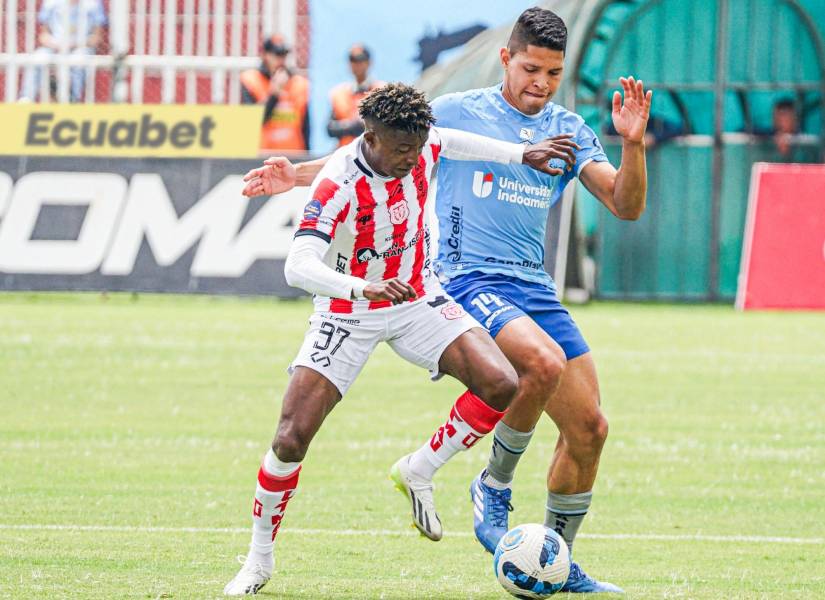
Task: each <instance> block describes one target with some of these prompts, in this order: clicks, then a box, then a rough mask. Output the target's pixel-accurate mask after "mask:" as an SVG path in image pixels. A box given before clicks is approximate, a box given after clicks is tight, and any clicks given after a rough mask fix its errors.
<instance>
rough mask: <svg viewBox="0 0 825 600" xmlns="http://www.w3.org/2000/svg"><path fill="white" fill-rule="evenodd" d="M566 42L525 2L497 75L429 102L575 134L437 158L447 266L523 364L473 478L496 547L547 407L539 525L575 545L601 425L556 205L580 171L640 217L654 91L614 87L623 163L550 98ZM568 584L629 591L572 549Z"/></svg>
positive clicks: (272, 174)
mask: <svg viewBox="0 0 825 600" xmlns="http://www.w3.org/2000/svg"><path fill="white" fill-rule="evenodd" d="M566 44H567V28H566V26H565V24H564V22H563V21H562V19H561V18H559V17H558V15H556V14H554V13H553V12H552V11H549V10H544V9H541V8H529V9H527V10H526V11H524V12H523V13H522V14H521V16H520V17H519V18H518V20H517V22H516V24H515V26H514V27H513V31H512V33H511V35H510V39H509V40H508V43H507V46H506V47H505V48H502V49H501V50H500V59H501V64H502V67H503V68H504V77H503V81H502V82H501V83H500V84H498V85H495V86H492V87H489V88H484V89H476V90H469V91H466V92H462V93H457V94H447V95H445V96H441V97H440V98H436V99H435V100H434V101H433V113H434V115H435V117H436V119H437V123H438V125H439V126H446V127H450V128H455V129H461V130H464V131H471V132H475V133H480V134H482V135H488V136H492V137H496V138H498V139H502V140H511V141H521V142H529V141H531V140H533V139H541V138H543V137H549V138H550V139H553V137H554V136H558V135H562V134H567V135H570V134H572V141H574V142H576V144H575V158H576V161H575V167H574V168H573V169H572V170H565V172H563V173H558V174H556V175H550V176H547V175H543V174H540V173H537V172H535V171H533V170H530V169H524V168H523V167H521V166H519V165H501V164H495V163H492V162H489V161H475V162H473V161H470V162H468V161H461V162H459V161H453V160H451V159H449V158H447V159H446V160H444V161H443V164H441V165H440V167H439V171H438V192H437V195H436V201H435V208H436V213H437V215H438V221H439V228H440V236H439V242H438V259H437V261H436V270H437V272H438V275H439V278H440V279H441V280H442V282H443V285H444V288H445V290H446V291H447V292H449V293H450V294H451V295H452V296H453V297H454V298H455V299H456V301H457V302H458V303H459V304H460V305H461V306H462V307H463V308H464V309H466V310H467V311H468V312H469V313H470V314H472V315H473V316H475V317H476V319H478V320H479V322H480V323H481V324H482V325H484V326H485V328H486V329H487V330H488V331H489V332H490V334H491V335H492V336H493V337H494V338H495V341H496V344H497V345H498V347H499V348H501V350H502V351H503V352H504V355H505V356H506V357H507V359H508V360H509V361H510V362H511V364H512V365H513V366H514V367H515V368H516V371H517V372H518V374H519V391H518V393H517V394H516V396H515V397H514V398H513V402H512V405H511V406H510V409H509V410H508V411H507V414H506V415H505V417H504V418H503V419H502V420H501V421H499V423H498V424H497V425H496V428H495V432H494V439H493V449H492V452H491V455H490V459H489V461H488V464H487V467H486V468H485V469H484V470H483V471H482V472H481V473H480V474H479V476H478V477H476V479H475V480H474V481H473V482H472V484H471V486H470V495H471V498H472V501H473V508H474V529H475V533H476V537H477V538H478V540H479V542H480V543H481V544H482V545H483V546H484V548H485V549H486V550H488V551H489V552H493V550H494V548H495V546H496V544H497V543H498V540H499V539H500V538H501V536H502V535H503V534H504V533H505V532H506V531H507V529H508V527H509V525H508V512H509V510H511V509H512V506H511V502H510V501H511V489H510V487H511V482H512V479H513V475H514V472H515V469H516V465H517V463H518V461H519V458H520V457H521V456H522V454H523V453H524V451H525V450H526V448H527V445H528V443H529V441H530V439H531V437H532V435H533V430H534V427H535V425H536V423H537V422H538V420H539V418H540V417H541V414H542V412H544V413H546V414H547V415H548V416H549V417H550V418H551V419H552V420H553V422H554V423H555V424H556V426H557V427H558V429H559V438H558V440H557V443H556V449H555V452H554V453H553V456H552V459H551V463H550V468H549V470H548V474H547V504H546V512H545V524H546V525H547V526H549V527H552V528H553V529H555V530H556V531H557V532H558V533H559V534H561V535H562V537H564V539H565V541H566V542H567V544H568V547H569V548H570V551H571V552H572V549H573V541H574V539H575V537H576V533H577V532H578V529H579V526H580V525H581V523H582V520H583V519H584V517H585V515H586V514H587V511H588V509H589V507H590V503H591V499H592V489H593V484H594V482H595V479H596V473H597V471H598V466H599V457H600V456H601V452H602V447H603V446H604V443H605V440H606V438H607V419H606V417H605V415H604V413H603V412H602V409H601V406H600V404H601V402H600V395H599V382H598V378H597V376H596V367H595V363H594V361H593V358H592V356H591V353H590V349H589V347H588V345H587V343H586V342H585V340H584V337H583V336H582V334H581V332H580V331H579V329H578V327H577V326H576V324H575V323H574V322H573V319H572V318H571V317H570V315H569V313H568V312H567V310H566V309H565V308H564V306H562V304H561V303H560V302H559V299H558V297H557V294H556V288H555V284H554V283H553V280H552V279H551V278H550V276H549V275H547V273H545V272H544V270H543V262H544V240H545V227H546V223H547V214H548V211H549V210H550V208H551V207H552V206H553V204H555V203H556V202H558V201H559V200H560V199H561V197H562V192H563V191H564V188H565V187H566V186H567V185H568V184H569V183H570V182H571V181H572V180H573V178H574V177H578V178H579V179H580V181H581V182H582V184H584V186H585V187H586V188H587V189H588V190H589V191H590V192H591V193H592V194H593V195H594V196H595V197H596V198H598V200H599V201H600V202H601V203H602V204H603V205H604V206H605V207H606V208H607V209H608V210H609V211H610V212H611V213H612V214H613V215H614V216H616V217H618V218H620V219H626V220H635V219H638V218H639V216H640V215H641V214H642V212H643V211H644V208H645V202H646V195H647V172H646V164H645V145H644V135H645V130H646V128H647V122H648V118H649V115H650V102H651V92H650V91H648V92H647V93H645V91H644V88H643V86H642V82H641V81H636V80H634V78H633V77H629V78H621V79H620V80H619V81H620V83H621V86H622V89H623V92H624V98H622V94H620V93H619V92H614V94H613V105H612V109H613V112H612V117H613V127H614V129H615V130H616V132H617V133H618V135H619V136H621V138H622V156H621V165H620V166H619V168H618V169H616V168H615V167H614V166H612V165H611V164H610V163H609V162H608V160H607V156H605V154H604V151H603V150H602V147H601V144H600V143H599V140H598V137H597V136H596V134H595V133H594V132H593V130H592V129H590V127H588V126H587V124H585V122H584V119H582V118H581V116H579V115H577V114H575V113H573V112H571V111H568V110H566V109H565V108H563V107H562V106H559V105H558V104H554V103H553V102H552V101H551V100H552V98H553V95H554V94H555V92H556V90H557V89H558V87H559V85H560V84H561V81H562V75H563V72H564V53H565V49H566ZM323 163H324V159H319V160H317V161H311V162H307V163H302V164H300V165H298V166H297V168H295V167H293V166H292V165H291V164H290V163H289V161H287V160H286V159H285V158H282V157H272V158H270V159H267V160H266V161H265V165H264V167H261V168H259V169H255V170H253V171H250V173H248V174H247V178H248V179H247V181H248V185H247V187H246V189H245V192H244V193H246V194H248V195H262V194H264V193H267V194H273V193H279V192H283V191H286V190H288V189H290V188H291V187H292V186H293V185H296V184H298V185H307V183H308V182H309V181H311V180H312V177H313V176H314V175H315V173H317V171H318V169H320V168H321V165H323ZM562 591H565V592H576V593H598V592H620V591H621V590H620V589H619V588H618V587H617V586H615V585H612V584H610V583H606V582H601V581H597V580H595V579H593V578H592V577H589V576H588V575H587V574H586V573H585V572H584V571H583V570H582V569H581V568H580V567H579V565H578V563H576V562H574V563H573V564H572V566H571V569H570V577H569V578H568V580H567V583H566V584H565V586H564V588H563V589H562Z"/></svg>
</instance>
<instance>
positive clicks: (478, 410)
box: [455, 390, 504, 433]
mask: <svg viewBox="0 0 825 600" xmlns="http://www.w3.org/2000/svg"><path fill="white" fill-rule="evenodd" d="M455 411H456V412H457V413H458V416H459V417H461V419H462V420H463V421H464V422H465V423H467V425H469V426H470V427H472V428H473V429H474V430H475V431H477V432H478V433H490V432H491V431H492V430H493V427H495V426H496V423H498V422H499V421H501V417H503V416H504V412H499V411H497V410H496V409H495V408H493V407H492V406H490V405H489V404H487V403H486V402H484V400H482V399H481V398H479V397H478V396H476V395H475V394H474V393H472V392H471V391H470V390H467V391H466V392H464V393H463V394H461V395H460V396H459V397H458V400H456V401H455Z"/></svg>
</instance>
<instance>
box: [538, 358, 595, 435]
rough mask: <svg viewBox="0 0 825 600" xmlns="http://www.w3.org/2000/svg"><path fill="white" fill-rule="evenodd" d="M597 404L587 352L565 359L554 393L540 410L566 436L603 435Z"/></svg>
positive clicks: (593, 365) (593, 367) (591, 365)
mask: <svg viewBox="0 0 825 600" xmlns="http://www.w3.org/2000/svg"><path fill="white" fill-rule="evenodd" d="M600 405H601V399H600V394H599V379H598V376H597V373H596V364H595V362H594V361H593V355H592V354H591V353H590V352H587V353H585V354H582V355H580V356H577V357H576V358H573V359H571V360H569V361H568V362H567V367H566V368H565V370H564V374H563V375H562V378H561V384H560V385H559V389H558V392H556V394H554V395H553V397H552V398H550V399H549V400H548V402H547V404H546V405H545V409H544V410H545V412H546V413H547V414H548V415H549V416H550V418H551V419H553V421H554V422H555V423H556V425H557V426H558V428H559V430H560V431H561V433H562V434H564V435H566V436H568V437H575V436H583V437H591V436H592V435H593V434H596V435H598V436H601V437H603V435H606V428H607V422H606V419H605V418H604V415H603V414H602V411H601V406H600ZM601 430H605V431H604V432H603V433H602V431H601Z"/></svg>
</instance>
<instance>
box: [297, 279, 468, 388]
mask: <svg viewBox="0 0 825 600" xmlns="http://www.w3.org/2000/svg"><path fill="white" fill-rule="evenodd" d="M428 288H429V289H428V290H427V294H426V295H425V296H424V297H423V298H421V299H419V300H416V301H415V302H411V303H408V304H399V305H397V306H390V307H387V308H382V309H378V310H374V311H371V312H369V313H359V314H341V313H331V312H315V313H313V314H312V316H311V317H310V318H309V331H307V333H306V337H304V343H303V344H302V345H301V349H300V350H299V351H298V356H297V357H296V358H295V360H294V361H292V364H291V365H290V366H289V372H290V373H292V372H293V371H294V369H295V367H308V368H310V369H312V370H314V371H317V372H319V373H320V374H321V375H323V376H324V377H326V378H327V379H329V380H330V381H331V382H332V383H333V385H335V387H337V388H338V391H340V392H341V395H342V396H343V395H344V394H346V392H347V390H348V389H349V387H350V386H351V385H352V384H353V382H354V381H355V379H356V378H357V377H358V374H359V373H360V372H361V369H363V368H364V365H365V364H366V363H367V359H368V358H369V356H370V354H372V351H373V350H374V349H375V347H376V346H377V345H378V343H379V342H387V344H389V345H390V347H391V348H392V349H393V350H395V352H396V353H397V354H398V355H399V356H401V358H403V359H405V360H407V361H408V362H411V363H413V364H414V365H418V366H419V367H424V368H425V369H427V370H429V371H430V374H431V376H432V378H433V379H438V377H439V376H440V373H439V370H438V361H439V360H440V359H441V355H442V354H443V353H444V350H446V348H447V346H449V345H450V344H451V343H452V342H453V341H454V340H455V339H456V338H458V336H460V335H461V334H462V333H464V332H465V331H468V330H470V329H472V328H474V327H481V325H480V324H479V323H478V321H476V320H475V319H474V318H473V317H472V316H470V315H469V314H467V312H465V311H464V309H463V308H462V307H461V306H460V305H459V304H458V303H457V302H456V301H455V300H453V299H452V298H451V297H450V295H449V294H447V292H445V291H444V290H443V289H442V288H441V286H440V285H438V284H436V285H430V286H428Z"/></svg>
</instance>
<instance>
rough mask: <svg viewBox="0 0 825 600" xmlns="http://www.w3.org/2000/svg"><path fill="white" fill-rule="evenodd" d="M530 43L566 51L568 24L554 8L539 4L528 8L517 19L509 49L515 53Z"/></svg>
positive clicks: (509, 41)
mask: <svg viewBox="0 0 825 600" xmlns="http://www.w3.org/2000/svg"><path fill="white" fill-rule="evenodd" d="M528 45H530V46H539V47H540V48H549V49H551V50H560V51H562V52H564V51H565V50H566V49H567V26H566V25H565V24H564V21H562V19H561V17H560V16H558V15H557V14H556V13H554V12H553V11H552V10H545V9H543V8H539V7H538V6H534V7H533V8H528V9H527V10H525V11H524V12H523V13H521V15H520V16H519V18H518V21H516V24H515V26H514V27H513V31H512V32H511V33H510V39H509V40H508V42H507V49H508V50H509V51H510V54H515V53H516V52H520V51H522V50H524V49H525V48H527V46H528Z"/></svg>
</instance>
